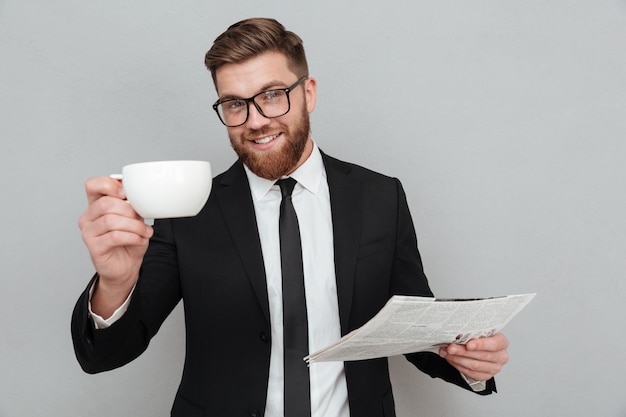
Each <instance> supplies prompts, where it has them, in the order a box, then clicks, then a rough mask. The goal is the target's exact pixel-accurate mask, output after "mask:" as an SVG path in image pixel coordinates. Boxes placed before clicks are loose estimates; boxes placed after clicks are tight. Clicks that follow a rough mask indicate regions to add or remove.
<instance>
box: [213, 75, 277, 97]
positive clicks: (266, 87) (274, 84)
mask: <svg viewBox="0 0 626 417" xmlns="http://www.w3.org/2000/svg"><path fill="white" fill-rule="evenodd" d="M279 86H282V87H279ZM278 88H287V85H286V84H285V82H284V81H281V80H272V81H269V82H267V83H265V84H263V86H262V87H261V88H260V89H259V90H258V91H257V92H256V93H254V94H253V95H252V96H251V97H254V96H256V95H257V94H260V93H262V92H264V91H268V90H274V89H278ZM243 98H248V97H241V96H237V95H234V94H228V95H224V96H219V100H220V101H223V100H233V99H243Z"/></svg>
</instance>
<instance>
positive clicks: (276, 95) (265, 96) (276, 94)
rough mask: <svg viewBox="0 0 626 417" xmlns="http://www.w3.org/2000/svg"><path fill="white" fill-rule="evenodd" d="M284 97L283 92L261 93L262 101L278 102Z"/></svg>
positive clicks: (270, 91)
mask: <svg viewBox="0 0 626 417" xmlns="http://www.w3.org/2000/svg"><path fill="white" fill-rule="evenodd" d="M284 95H285V92H284V91H283V90H269V91H266V92H265V93H263V100H266V101H274V100H279V99H281V98H282V97H283V96H284Z"/></svg>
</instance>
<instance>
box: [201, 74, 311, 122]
mask: <svg viewBox="0 0 626 417" xmlns="http://www.w3.org/2000/svg"><path fill="white" fill-rule="evenodd" d="M307 78H308V76H306V75H304V76H302V77H300V78H299V79H298V81H296V82H295V83H293V84H292V85H290V86H289V87H285V88H272V89H271V90H266V91H261V92H260V93H257V94H255V95H253V96H252V97H250V98H229V99H226V100H217V101H216V102H215V103H213V110H215V113H217V117H218V118H219V119H220V122H222V124H223V125H224V126H226V127H237V126H241V125H244V124H245V123H246V122H247V121H248V117H250V103H252V104H254V107H255V108H256V109H257V111H258V112H259V114H260V115H261V116H263V117H266V118H268V119H275V118H277V117H281V116H284V115H286V114H287V113H289V110H291V100H290V99H289V93H290V92H292V91H293V90H295V89H296V87H298V86H299V85H300V84H302V82H303V81H304V80H306V79H307ZM272 91H284V92H285V95H286V96H287V111H285V112H284V113H283V114H279V115H277V116H267V115H266V114H265V113H263V110H261V107H260V106H259V105H258V104H257V102H256V101H254V99H255V98H257V97H258V96H260V95H262V94H267V93H269V92H272ZM229 101H244V102H245V103H246V118H245V119H244V121H243V122H241V123H239V124H237V125H229V124H227V123H226V121H224V120H223V119H222V116H221V115H220V112H219V110H218V107H219V105H220V104H224V103H228V102H229Z"/></svg>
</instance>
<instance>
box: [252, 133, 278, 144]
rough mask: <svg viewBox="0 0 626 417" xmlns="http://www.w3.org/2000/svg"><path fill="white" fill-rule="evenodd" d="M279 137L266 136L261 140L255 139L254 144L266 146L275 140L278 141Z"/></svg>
mask: <svg viewBox="0 0 626 417" xmlns="http://www.w3.org/2000/svg"><path fill="white" fill-rule="evenodd" d="M277 137H278V135H271V136H265V137H263V138H260V139H254V140H253V142H254V143H256V144H259V145H265V144H266V143H270V142H271V141H273V140H274V139H276V138H277Z"/></svg>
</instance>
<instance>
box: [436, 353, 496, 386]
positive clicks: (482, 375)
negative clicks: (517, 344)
mask: <svg viewBox="0 0 626 417" xmlns="http://www.w3.org/2000/svg"><path fill="white" fill-rule="evenodd" d="M465 353H470V352H466V351H465ZM440 355H441V356H442V357H443V358H445V359H446V361H448V363H450V365H452V366H453V367H454V368H456V369H457V370H458V371H459V372H461V373H463V374H464V375H466V376H469V377H470V378H473V379H475V380H477V381H486V380H487V379H490V378H491V377H493V376H494V375H495V374H497V373H498V372H500V371H501V370H502V366H503V365H504V362H506V361H501V360H496V359H495V358H492V357H487V358H480V359H476V358H474V357H472V356H465V355H453V354H449V353H447V349H441V350H440ZM483 359H486V360H483Z"/></svg>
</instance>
